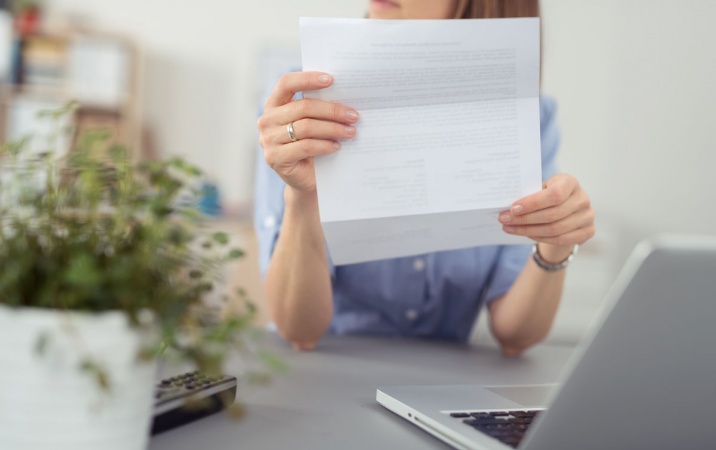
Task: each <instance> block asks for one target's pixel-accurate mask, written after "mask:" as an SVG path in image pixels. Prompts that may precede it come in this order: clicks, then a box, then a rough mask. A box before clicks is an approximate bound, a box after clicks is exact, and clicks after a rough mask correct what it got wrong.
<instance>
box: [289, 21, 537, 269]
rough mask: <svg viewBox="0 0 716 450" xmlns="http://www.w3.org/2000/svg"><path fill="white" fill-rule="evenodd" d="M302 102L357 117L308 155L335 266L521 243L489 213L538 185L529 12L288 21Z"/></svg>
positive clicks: (534, 64)
mask: <svg viewBox="0 0 716 450" xmlns="http://www.w3.org/2000/svg"><path fill="white" fill-rule="evenodd" d="M300 24H301V52H302V58H303V70H304V71H321V72H327V73H330V74H331V75H332V76H333V78H334V82H333V85H332V86H330V87H329V88H327V89H323V90H320V91H311V92H304V97H306V98H317V99H321V100H325V101H331V102H337V103H341V104H344V105H347V106H350V107H353V108H355V109H356V110H358V112H359V113H360V121H359V122H358V123H357V124H356V128H357V133H356V137H355V138H354V139H352V140H346V141H344V142H342V147H341V150H339V151H338V152H336V153H335V154H332V155H327V156H322V157H318V158H316V159H315V169H316V182H317V187H318V201H319V210H320V215H321V223H322V225H323V229H324V232H325V235H326V240H327V242H328V249H329V252H330V254H331V258H332V260H333V263H334V264H336V265H340V264H349V263H357V262H364V261H370V260H377V259H384V258H393V257H400V256H409V255H416V254H422V253H428V252H435V251H441V250H451V249H458V248H466V247H474V246H479V245H497V244H523V243H528V242H529V240H527V239H526V238H522V237H516V236H512V235H508V234H506V233H505V232H503V231H502V226H501V224H500V223H499V222H498V220H497V214H498V212H499V211H502V210H505V209H507V208H509V206H510V205H511V204H512V202H514V201H515V200H518V199H520V198H522V197H524V196H526V195H529V194H531V193H534V192H537V191H538V190H539V189H540V188H541V185H542V173H541V172H542V170H541V149H540V131H539V130H540V128H539V124H540V118H539V71H540V42H539V33H540V31H539V19H536V18H521V19H475V20H425V21H422V20H395V21H393V20H367V19H318V18H302V19H301V22H300Z"/></svg>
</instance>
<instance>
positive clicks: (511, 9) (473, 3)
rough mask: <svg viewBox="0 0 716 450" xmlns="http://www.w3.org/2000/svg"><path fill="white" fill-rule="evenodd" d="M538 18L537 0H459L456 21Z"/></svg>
mask: <svg viewBox="0 0 716 450" xmlns="http://www.w3.org/2000/svg"><path fill="white" fill-rule="evenodd" d="M507 17H539V0H459V1H458V4H457V10H456V11H455V18H456V19H499V18H507Z"/></svg>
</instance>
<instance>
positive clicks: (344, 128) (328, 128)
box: [265, 119, 356, 145]
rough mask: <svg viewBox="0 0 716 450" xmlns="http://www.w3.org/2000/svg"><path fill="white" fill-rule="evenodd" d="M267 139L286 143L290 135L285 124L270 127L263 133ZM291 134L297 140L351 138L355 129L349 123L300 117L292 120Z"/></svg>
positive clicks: (272, 141)
mask: <svg viewBox="0 0 716 450" xmlns="http://www.w3.org/2000/svg"><path fill="white" fill-rule="evenodd" d="M265 134H266V137H267V138H268V141H269V142H271V143H275V144H278V145H283V144H288V143H290V142H292V141H291V137H290V136H289V134H288V128H287V127H286V126H278V127H274V128H272V129H271V130H270V131H269V132H267V133H265ZM293 134H294V136H295V137H296V139H297V140H304V139H330V140H339V139H351V138H353V137H354V136H355V134H356V129H355V127H353V126H350V125H343V124H340V123H336V122H327V121H325V120H314V119H302V120H299V121H296V122H293Z"/></svg>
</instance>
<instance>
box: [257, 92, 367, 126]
mask: <svg viewBox="0 0 716 450" xmlns="http://www.w3.org/2000/svg"><path fill="white" fill-rule="evenodd" d="M267 116H268V118H269V121H270V122H272V123H273V124H278V125H285V124H287V123H290V122H295V121H297V120H300V119H304V118H311V119H320V120H331V121H333V122H340V123H346V124H348V123H355V122H357V121H358V111H356V110H354V109H352V108H349V107H347V106H343V105H341V104H339V103H331V102H324V101H323V100H316V99H313V98H304V99H301V100H296V101H293V102H290V103H288V104H286V105H283V106H281V107H278V108H276V109H275V110H274V111H271V112H270V113H269V114H267Z"/></svg>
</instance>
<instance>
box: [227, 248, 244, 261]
mask: <svg viewBox="0 0 716 450" xmlns="http://www.w3.org/2000/svg"><path fill="white" fill-rule="evenodd" d="M243 257H244V252H243V251H242V250H239V249H238V248H232V249H231V251H230V252H229V259H232V260H233V259H239V258H243Z"/></svg>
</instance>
